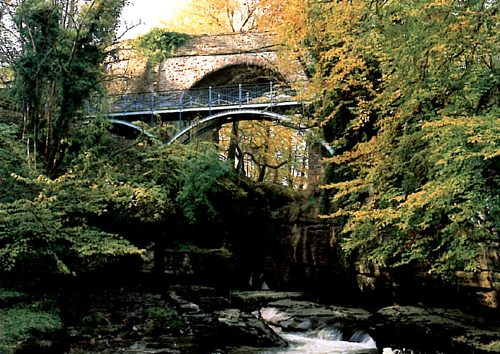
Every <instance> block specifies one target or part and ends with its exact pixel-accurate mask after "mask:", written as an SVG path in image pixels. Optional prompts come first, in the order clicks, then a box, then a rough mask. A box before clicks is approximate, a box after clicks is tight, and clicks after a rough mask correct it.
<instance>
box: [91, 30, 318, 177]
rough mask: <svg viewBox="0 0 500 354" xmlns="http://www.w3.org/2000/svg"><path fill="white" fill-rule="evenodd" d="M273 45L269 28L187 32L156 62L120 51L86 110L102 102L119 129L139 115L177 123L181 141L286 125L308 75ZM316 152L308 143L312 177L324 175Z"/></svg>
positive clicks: (300, 105)
mask: <svg viewBox="0 0 500 354" xmlns="http://www.w3.org/2000/svg"><path fill="white" fill-rule="evenodd" d="M277 49H278V46H277V44H276V38H275V35H274V34H271V33H258V32H251V33H231V34H219V35H196V36H191V37H190V38H189V39H188V40H187V41H186V42H185V43H184V44H183V45H182V46H180V47H179V48H177V50H176V51H175V53H173V54H172V55H171V56H170V57H168V58H166V59H165V60H164V61H163V62H161V63H160V64H157V65H155V66H150V65H149V64H148V63H147V59H145V58H143V57H141V56H140V54H137V53H134V51H132V50H131V49H125V50H122V51H121V52H120V54H119V60H118V61H117V63H115V64H112V65H110V66H109V67H108V70H109V71H110V73H111V74H112V77H114V80H112V81H111V82H110V83H109V85H108V90H109V91H110V92H111V93H112V95H111V97H110V99H108V100H107V101H106V102H102V100H100V99H99V98H96V99H94V100H93V105H94V106H93V107H92V106H91V107H90V109H91V110H94V109H95V110H96V109H98V108H102V107H105V108H107V109H108V111H109V115H110V116H111V118H112V119H113V122H115V125H121V126H122V128H123V127H125V128H130V126H131V124H130V122H132V121H137V120H142V121H146V122H150V123H151V125H154V124H155V121H156V118H155V117H161V120H162V121H163V122H169V123H170V125H174V126H176V128H177V131H176V132H175V133H178V134H177V135H176V137H177V138H178V139H179V140H180V141H181V142H186V141H188V140H190V139H192V137H193V131H196V136H198V138H201V139H203V140H210V141H217V140H218V128H220V126H221V125H222V124H226V123H230V122H232V121H237V120H272V121H275V122H278V123H283V122H286V123H287V124H289V119H288V118H287V117H286V116H285V115H284V113H285V112H287V113H288V114H290V113H292V114H296V115H302V113H303V102H301V101H300V100H299V99H298V95H297V92H295V91H294V90H292V89H291V87H292V86H295V85H294V83H296V82H297V81H302V82H304V81H305V77H304V76H303V75H301V74H297V72H298V71H297V70H293V69H291V67H292V66H291V65H287V66H282V65H280V62H279V61H278V60H277ZM97 106H99V107H97ZM228 112H232V114H231V113H228ZM259 112H262V113H261V114H259ZM214 116H216V117H218V118H217V119H215V118H214V119H212V117H214ZM121 122H123V123H124V124H121ZM126 122H127V123H126ZM200 122H203V124H204V125H203V124H202V125H200ZM125 123H126V124H125ZM305 126H307V123H305V124H301V125H299V126H297V127H295V128H296V129H304V128H305ZM183 132H184V133H183ZM186 132H188V133H189V134H186ZM173 135H175V134H173ZM313 151H314V153H313ZM320 151H321V149H320V148H318V147H314V148H312V149H311V148H310V149H309V157H310V158H309V175H310V183H312V182H314V181H316V180H318V179H319V175H320V174H321V164H320V156H318V153H320Z"/></svg>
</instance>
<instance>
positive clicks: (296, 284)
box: [269, 208, 500, 308]
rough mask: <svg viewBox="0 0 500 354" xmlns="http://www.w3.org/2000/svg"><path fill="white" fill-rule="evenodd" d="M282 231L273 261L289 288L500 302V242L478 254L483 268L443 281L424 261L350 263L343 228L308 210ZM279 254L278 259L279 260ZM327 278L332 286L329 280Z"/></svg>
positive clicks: (427, 301) (420, 300) (406, 300)
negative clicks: (393, 264)
mask: <svg viewBox="0 0 500 354" xmlns="http://www.w3.org/2000/svg"><path fill="white" fill-rule="evenodd" d="M289 210H290V209H288V212H287V213H288V217H289V224H288V225H286V226H285V228H284V231H283V235H282V237H281V244H280V252H279V254H278V255H277V256H275V257H273V260H272V261H269V264H270V268H271V269H279V270H280V274H281V279H280V281H278V282H277V285H279V286H280V287H283V288H285V289H294V290H318V291H320V292H321V289H322V288H323V289H325V290H326V288H331V287H332V284H333V285H334V288H335V289H336V290H335V293H333V294H332V293H330V294H328V296H329V297H332V298H339V297H340V298H342V296H341V294H339V293H338V292H339V291H340V292H343V293H344V295H345V296H344V299H345V298H346V297H347V299H351V300H352V299H355V298H358V296H359V298H358V299H359V300H362V301H364V302H368V303H372V304H373V305H386V304H423V305H426V306H443V307H445V306H459V307H464V306H466V307H476V306H477V307H489V308H500V252H499V248H498V247H497V248H496V249H489V250H485V251H484V252H483V253H482V254H480V255H478V259H479V260H480V264H481V269H478V271H477V272H457V273H456V274H455V275H456V276H455V278H454V279H450V280H449V281H444V280H443V279H442V278H439V277H437V276H435V275H434V274H431V273H429V270H428V268H426V267H425V265H422V264H416V265H413V266H411V267H406V268H398V269H392V268H387V269H384V268H382V267H379V266H375V265H373V264H367V263H365V264H356V265H354V264H352V261H350V262H349V261H347V260H346V259H345V258H344V255H343V252H342V250H341V248H340V247H339V245H338V237H337V235H338V234H339V232H340V230H339V229H338V227H337V225H336V224H335V222H328V223H326V222H325V221H324V220H321V219H318V218H316V217H315V215H317V211H316V210H315V209H314V208H312V209H311V210H310V211H309V212H308V213H301V214H300V216H292V215H291V213H290V212H289ZM277 259H279V261H278V260H277ZM326 284H328V287H327V286H326Z"/></svg>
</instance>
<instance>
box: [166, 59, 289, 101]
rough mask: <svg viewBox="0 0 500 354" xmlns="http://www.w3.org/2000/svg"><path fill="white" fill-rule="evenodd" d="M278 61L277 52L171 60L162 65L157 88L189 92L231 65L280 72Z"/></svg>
mask: <svg viewBox="0 0 500 354" xmlns="http://www.w3.org/2000/svg"><path fill="white" fill-rule="evenodd" d="M276 61H277V60H276V53H275V52H258V53H246V54H218V55H208V56H183V57H174V58H169V59H167V60H165V61H164V62H163V63H161V64H160V68H159V71H160V72H159V75H158V82H157V85H156V86H157V87H158V90H159V91H166V90H173V89H181V88H182V89H186V90H187V89H189V88H191V87H192V86H194V85H195V84H196V83H197V82H198V81H199V80H201V79H202V78H203V77H205V76H206V75H207V74H210V73H212V72H215V71H217V70H220V69H222V68H224V67H227V66H231V65H240V64H247V65H258V66H263V67H268V68H272V69H274V70H276V71H279V68H277V66H276Z"/></svg>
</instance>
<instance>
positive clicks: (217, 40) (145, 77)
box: [109, 32, 301, 94]
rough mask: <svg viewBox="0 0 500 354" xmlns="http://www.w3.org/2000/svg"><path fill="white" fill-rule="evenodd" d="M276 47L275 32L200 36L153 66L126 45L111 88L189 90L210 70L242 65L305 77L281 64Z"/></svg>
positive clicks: (112, 70)
mask: <svg viewBox="0 0 500 354" xmlns="http://www.w3.org/2000/svg"><path fill="white" fill-rule="evenodd" d="M276 50H277V45H276V44H275V35H273V34H270V33H257V32H251V33H230V34H218V35H196V36H191V38H190V39H188V40H187V42H186V43H184V45H182V46H181V47H179V48H178V49H177V50H176V52H175V53H174V54H173V55H172V56H171V57H170V58H167V59H166V60H164V61H163V62H162V63H160V64H158V65H156V66H153V67H150V66H149V64H148V63H147V58H144V57H142V56H141V55H140V54H138V53H135V52H134V51H133V50H132V49H130V48H125V49H124V50H122V51H121V52H120V53H119V62H118V63H116V64H113V65H111V67H110V68H109V71H110V73H112V74H114V80H113V81H112V82H110V84H109V90H110V91H111V92H112V93H115V94H119V93H124V92H150V91H152V90H154V91H166V90H173V89H184V90H188V89H190V88H191V87H193V86H194V85H195V84H196V83H197V82H198V81H199V80H201V79H202V78H203V77H205V76H206V75H208V74H210V73H213V72H216V71H217V70H220V69H222V68H225V67H228V66H233V65H241V64H246V65H255V66H260V67H263V68H267V69H271V70H273V71H276V72H278V73H280V74H281V75H282V76H283V77H284V78H285V79H286V80H287V81H289V82H292V81H295V80H297V79H301V77H300V75H296V74H294V73H293V72H292V71H291V70H290V69H288V68H284V67H283V66H281V65H280V64H279V62H278V60H277V55H276ZM243 84H244V83H243Z"/></svg>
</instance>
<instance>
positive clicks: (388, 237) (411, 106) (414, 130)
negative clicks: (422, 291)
mask: <svg viewBox="0 0 500 354" xmlns="http://www.w3.org/2000/svg"><path fill="white" fill-rule="evenodd" d="M291 3H292V4H293V6H291V7H290V12H289V14H288V15H289V17H288V18H285V21H286V24H287V27H286V28H287V33H288V34H290V33H292V34H296V35H294V36H289V37H291V38H290V42H289V48H290V52H291V54H293V55H295V57H297V58H298V60H300V61H301V63H302V64H303V65H304V66H305V67H306V69H307V70H308V72H309V73H310V77H311V78H312V90H310V92H311V94H312V95H313V96H311V97H316V98H319V106H318V107H319V109H318V110H317V118H318V120H319V121H321V122H322V124H323V126H325V127H331V126H333V127H336V128H339V129H335V130H332V129H325V133H327V135H328V134H329V136H328V138H329V140H330V141H332V145H333V146H334V148H335V149H336V156H335V157H333V158H331V159H327V161H328V162H330V163H331V164H332V166H333V171H334V173H332V175H331V176H332V179H331V180H330V181H329V182H330V183H327V185H326V186H325V188H327V189H329V190H331V191H332V192H333V199H332V209H331V211H330V212H328V213H327V215H325V217H330V218H333V217H335V218H344V220H345V224H344V225H343V233H342V235H343V236H342V238H343V241H342V245H343V248H344V249H345V250H346V251H347V252H349V253H350V254H352V255H356V257H357V258H358V260H362V261H363V260H368V261H371V262H375V263H378V264H382V265H391V266H402V265H405V264H413V263H414V262H423V263H424V264H426V265H427V266H428V267H429V269H430V270H431V271H435V272H438V273H440V274H445V273H446V272H448V271H451V270H464V269H465V270H475V269H478V267H479V265H478V262H477V260H478V256H479V255H481V254H483V253H484V252H487V251H488V249H491V248H492V247H494V244H495V242H498V239H499V237H498V231H497V230H498V227H499V221H500V220H499V219H498V217H497V215H498V211H499V206H500V205H499V198H498V195H499V187H500V185H499V183H498V182H499V180H498V178H497V176H498V172H499V170H498V166H500V165H499V161H498V155H499V153H500V150H498V144H499V143H500V141H499V138H498V136H499V135H498V133H499V132H498V127H499V121H498V119H499V118H498V109H499V100H498V95H497V92H498V89H499V82H498V79H497V78H498V57H499V53H498V51H499V49H498V46H497V45H496V44H495V43H497V42H498V32H497V31H495V26H496V23H497V20H496V16H497V12H498V4H497V3H491V2H488V1H475V0H474V1H461V2H455V1H451V0H449V1H448V0H445V1H432V0H428V1H413V0H408V1H402V2H379V1H364V0H355V1H351V2H319V1H307V2H305V3H302V2H298V1H291Z"/></svg>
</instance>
